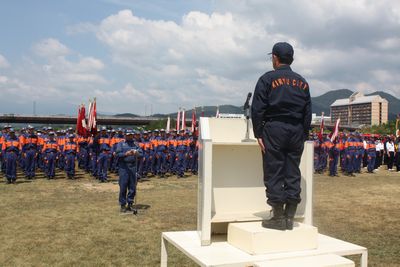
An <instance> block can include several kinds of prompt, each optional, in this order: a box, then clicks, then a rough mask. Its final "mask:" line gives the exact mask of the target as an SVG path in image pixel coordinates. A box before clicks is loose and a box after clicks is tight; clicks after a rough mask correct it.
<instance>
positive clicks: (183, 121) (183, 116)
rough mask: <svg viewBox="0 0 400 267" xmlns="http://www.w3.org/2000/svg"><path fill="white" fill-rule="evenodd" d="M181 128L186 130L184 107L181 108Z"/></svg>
mask: <svg viewBox="0 0 400 267" xmlns="http://www.w3.org/2000/svg"><path fill="white" fill-rule="evenodd" d="M181 130H186V117H185V109H182V126H181Z"/></svg>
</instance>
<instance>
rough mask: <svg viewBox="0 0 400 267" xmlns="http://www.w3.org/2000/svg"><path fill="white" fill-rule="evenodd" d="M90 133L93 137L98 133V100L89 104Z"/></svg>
mask: <svg viewBox="0 0 400 267" xmlns="http://www.w3.org/2000/svg"><path fill="white" fill-rule="evenodd" d="M88 116H89V121H88V131H89V132H90V133H92V134H93V135H94V134H96V133H97V110H96V98H95V99H94V100H93V102H90V104H89V111H88Z"/></svg>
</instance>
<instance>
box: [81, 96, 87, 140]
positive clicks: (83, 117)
mask: <svg viewBox="0 0 400 267" xmlns="http://www.w3.org/2000/svg"><path fill="white" fill-rule="evenodd" d="M81 125H82V128H81V133H79V134H80V135H82V136H83V137H87V134H88V131H87V124H86V108H85V105H83V104H82V108H81Z"/></svg>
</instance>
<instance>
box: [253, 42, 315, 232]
mask: <svg viewBox="0 0 400 267" xmlns="http://www.w3.org/2000/svg"><path fill="white" fill-rule="evenodd" d="M271 54H272V58H271V59H272V64H273V68H274V70H273V71H270V72H267V73H265V74H264V75H263V76H261V77H260V79H259V80H258V82H257V85H256V88H255V91H254V97H253V103H252V110H251V111H252V112H251V113H252V115H251V116H252V122H253V130H254V136H255V137H256V138H257V141H258V144H259V146H260V147H261V151H262V155H263V169H264V184H265V186H266V195H267V203H268V204H269V205H270V206H271V207H272V210H273V217H272V218H271V219H270V220H264V221H263V222H262V225H263V227H265V228H272V229H277V230H286V229H288V230H291V229H293V218H294V215H295V213H296V209H297V205H298V203H300V200H301V199H300V191H301V189H300V180H301V175H300V169H299V164H300V158H301V155H302V152H303V148H304V141H305V140H306V139H307V138H308V131H309V128H310V124H311V98H310V90H309V86H308V83H307V81H306V80H305V79H304V78H303V77H302V76H300V75H299V74H297V73H295V72H293V71H292V69H291V68H290V65H291V64H292V62H293V55H294V51H293V47H292V46H291V45H290V44H288V43H286V42H281V43H276V44H275V45H274V47H273V49H272V53H271Z"/></svg>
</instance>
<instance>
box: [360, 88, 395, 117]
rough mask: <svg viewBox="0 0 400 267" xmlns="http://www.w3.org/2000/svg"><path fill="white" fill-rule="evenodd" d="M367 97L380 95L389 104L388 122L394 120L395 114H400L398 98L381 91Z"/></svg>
mask: <svg viewBox="0 0 400 267" xmlns="http://www.w3.org/2000/svg"><path fill="white" fill-rule="evenodd" d="M367 95H380V96H381V97H383V98H385V99H386V100H387V101H388V102H389V114H388V115H389V120H395V119H396V116H397V114H399V113H400V100H399V99H398V98H396V97H394V96H392V95H391V94H388V93H385V92H382V91H377V92H374V93H371V94H367Z"/></svg>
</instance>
